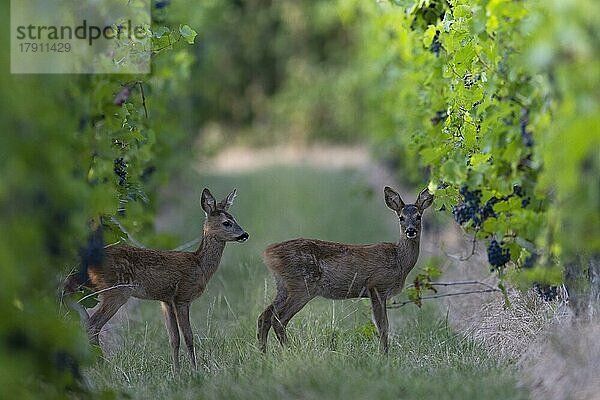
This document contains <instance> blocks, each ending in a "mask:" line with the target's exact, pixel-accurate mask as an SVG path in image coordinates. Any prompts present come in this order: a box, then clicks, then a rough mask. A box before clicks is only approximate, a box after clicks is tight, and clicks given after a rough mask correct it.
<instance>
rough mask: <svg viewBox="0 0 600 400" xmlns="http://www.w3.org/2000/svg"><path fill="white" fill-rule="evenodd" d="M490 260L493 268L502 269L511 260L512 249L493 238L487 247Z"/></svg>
mask: <svg viewBox="0 0 600 400" xmlns="http://www.w3.org/2000/svg"><path fill="white" fill-rule="evenodd" d="M487 255H488V262H489V263H490V265H491V266H492V267H493V268H497V269H500V268H502V267H504V265H505V264H506V263H507V262H508V261H510V250H509V249H506V248H503V247H502V246H500V243H498V241H497V240H496V239H492V240H491V241H490V244H489V246H488V248H487Z"/></svg>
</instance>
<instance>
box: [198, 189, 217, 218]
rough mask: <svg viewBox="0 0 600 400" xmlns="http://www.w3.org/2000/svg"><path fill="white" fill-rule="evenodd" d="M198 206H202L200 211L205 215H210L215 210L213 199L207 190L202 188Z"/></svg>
mask: <svg viewBox="0 0 600 400" xmlns="http://www.w3.org/2000/svg"><path fill="white" fill-rule="evenodd" d="M200 206H202V209H203V210H204V212H205V213H206V215H209V214H212V213H214V212H215V211H216V210H217V205H216V202H215V198H214V197H213V195H212V194H211V193H210V190H208V189H207V188H204V190H203V191H202V197H200Z"/></svg>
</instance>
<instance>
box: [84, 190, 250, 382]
mask: <svg viewBox="0 0 600 400" xmlns="http://www.w3.org/2000/svg"><path fill="white" fill-rule="evenodd" d="M235 195H236V191H235V189H234V190H233V191H232V192H231V193H230V194H229V195H228V196H227V197H226V198H225V199H224V200H223V201H221V202H220V203H217V202H216V201H215V198H214V197H213V195H212V194H211V193H210V191H209V190H208V189H204V190H203V191H202V197H201V200H200V204H201V206H202V209H203V210H204V212H205V213H206V219H205V221H204V229H203V233H202V240H201V242H200V246H199V248H198V250H196V251H195V252H183V251H167V250H152V249H142V248H138V247H131V246H126V245H117V246H111V247H107V248H106V249H105V254H104V261H103V262H102V265H99V266H89V267H88V275H89V278H90V281H91V282H92V284H93V286H94V288H95V289H96V290H98V291H99V292H101V293H100V297H101V302H100V306H99V308H98V309H97V310H96V312H95V313H94V314H93V315H92V316H91V317H90V320H89V326H88V333H89V336H90V340H91V342H92V343H96V344H97V343H98V334H99V333H100V330H101V329H102V327H103V326H104V325H105V324H106V323H107V322H108V321H109V320H110V319H111V318H112V317H113V315H114V314H115V313H116V312H117V310H119V308H121V306H122V305H123V304H125V302H126V301H127V300H128V299H129V298H130V297H136V298H139V299H146V300H159V301H160V302H161V305H162V310H163V313H164V317H165V324H166V327H167V331H168V334H169V343H170V345H171V349H172V358H173V366H174V369H175V370H176V371H177V370H179V343H180V333H179V332H180V331H181V334H183V338H184V340H185V344H186V347H187V352H188V355H189V358H190V362H191V364H192V366H193V367H194V369H195V368H196V355H195V352H194V342H193V335H192V327H191V325H190V316H189V312H190V304H191V303H192V301H193V300H194V299H196V298H197V297H199V296H200V295H201V294H202V292H204V289H205V288H206V285H207V283H208V281H209V280H210V278H211V276H212V275H213V274H214V273H215V271H216V270H217V268H218V267H219V262H220V261H221V255H222V254H223V250H224V248H225V243H226V242H229V241H238V242H244V241H246V239H248V233H247V232H246V231H244V229H242V228H241V227H240V226H239V225H238V223H237V222H236V220H235V218H234V217H233V216H232V215H231V214H229V213H228V212H227V210H228V209H229V207H230V206H231V204H232V203H233V199H234V198H235Z"/></svg>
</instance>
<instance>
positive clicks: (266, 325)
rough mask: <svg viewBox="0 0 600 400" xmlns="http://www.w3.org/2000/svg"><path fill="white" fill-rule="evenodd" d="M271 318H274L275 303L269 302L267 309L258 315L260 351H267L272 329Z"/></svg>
mask: <svg viewBox="0 0 600 400" xmlns="http://www.w3.org/2000/svg"><path fill="white" fill-rule="evenodd" d="M271 318H273V304H269V306H268V307H267V308H265V311H263V312H262V314H260V316H259V317H258V344H259V346H260V351H262V352H263V353H265V352H266V351H267V339H268V337H269V330H270V329H271Z"/></svg>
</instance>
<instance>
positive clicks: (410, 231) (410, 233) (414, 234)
mask: <svg viewBox="0 0 600 400" xmlns="http://www.w3.org/2000/svg"><path fill="white" fill-rule="evenodd" d="M406 237H407V238H409V239H414V238H416V237H417V230H416V229H415V228H408V229H407V230H406Z"/></svg>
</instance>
